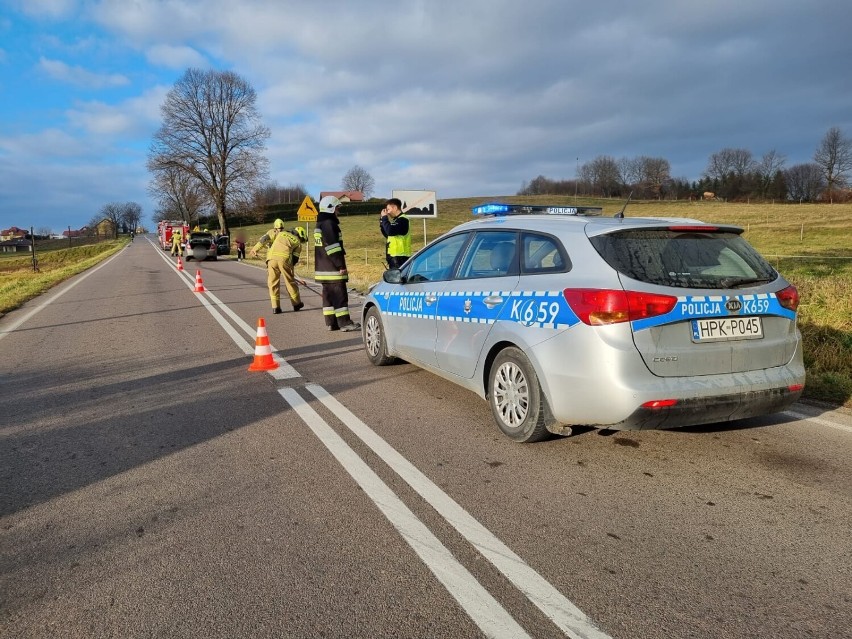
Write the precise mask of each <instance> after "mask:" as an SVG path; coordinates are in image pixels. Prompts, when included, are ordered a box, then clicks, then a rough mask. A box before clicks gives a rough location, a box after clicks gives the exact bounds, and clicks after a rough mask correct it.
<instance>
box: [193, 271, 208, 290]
mask: <svg viewBox="0 0 852 639" xmlns="http://www.w3.org/2000/svg"><path fill="white" fill-rule="evenodd" d="M194 292H195V293H206V292H207V289H206V288H204V282H202V281H201V271H195V291H194Z"/></svg>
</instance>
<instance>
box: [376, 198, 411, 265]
mask: <svg viewBox="0 0 852 639" xmlns="http://www.w3.org/2000/svg"><path fill="white" fill-rule="evenodd" d="M379 228H380V229H381V231H382V235H384V236H385V259H386V260H387V263H388V268H400V267H401V266H402V265H403V264H405V262H406V260H408V258H409V257H411V225H410V224H409V223H408V217H407V216H406V215H405V213H403V212H402V201H401V200H400V199H399V198H395V197H392V198H391V199H389V200H388V201H387V202H385V208H383V209H382V215H381V218H379Z"/></svg>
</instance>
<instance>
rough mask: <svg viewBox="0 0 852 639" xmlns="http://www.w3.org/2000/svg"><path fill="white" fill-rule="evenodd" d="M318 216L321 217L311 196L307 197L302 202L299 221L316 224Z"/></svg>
mask: <svg viewBox="0 0 852 639" xmlns="http://www.w3.org/2000/svg"><path fill="white" fill-rule="evenodd" d="M317 215H319V212H318V211H317V207H316V206H315V205H314V201H313V200H312V199H311V196H310V195H306V196H305V199H304V200H302V206H300V207H299V213H298V218H297V219H298V220H299V222H316V221H317Z"/></svg>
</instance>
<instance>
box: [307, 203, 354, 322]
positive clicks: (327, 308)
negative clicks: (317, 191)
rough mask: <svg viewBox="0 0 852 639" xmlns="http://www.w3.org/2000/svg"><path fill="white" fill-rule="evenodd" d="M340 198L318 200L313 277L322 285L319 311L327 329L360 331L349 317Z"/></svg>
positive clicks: (347, 275) (347, 279)
mask: <svg viewBox="0 0 852 639" xmlns="http://www.w3.org/2000/svg"><path fill="white" fill-rule="evenodd" d="M339 207H340V200H338V199H337V198H336V197H334V196H333V195H326V196H325V197H324V198H322V199H321V200H320V203H319V210H318V212H317V213H318V214H317V223H316V224H317V225H316V228H315V229H314V268H315V272H314V279H315V280H316V281H317V282H319V283H320V284H322V314H323V317H324V318H325V326H326V328H327V329H328V330H330V331H337V330H340V331H344V332H350V331H360V330H361V325H360V324H358V323H356V322H353V321H352V318H351V317H349V293H348V292H347V290H346V283H347V282H348V281H349V273H348V272H347V270H346V251H345V250H344V249H343V237H342V234H341V231H340V221H339V220H338V219H337V209H338V208H339Z"/></svg>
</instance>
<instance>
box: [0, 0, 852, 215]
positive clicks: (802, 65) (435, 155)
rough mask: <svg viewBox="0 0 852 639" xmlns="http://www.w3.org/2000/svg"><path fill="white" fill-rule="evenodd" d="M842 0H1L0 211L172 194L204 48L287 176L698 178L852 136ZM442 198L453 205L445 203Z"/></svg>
mask: <svg viewBox="0 0 852 639" xmlns="http://www.w3.org/2000/svg"><path fill="white" fill-rule="evenodd" d="M849 15H850V12H849V7H848V2H844V1H840V0H813V1H811V2H801V1H800V0H795V1H791V0H775V1H768V0H748V1H747V2H743V1H742V0H736V1H734V0H717V1H715V2H712V3H692V2H683V1H682V0H646V1H645V2H640V3H626V2H612V1H611V0H599V1H598V2H589V1H588V0H585V1H584V2H576V1H574V0H530V1H528V2H525V3H522V2H517V1H516V0H514V1H511V2H509V1H505V0H465V2H459V1H458V0H359V1H358V2H354V1H346V0H313V1H312V2H303V1H299V2H296V1H287V0H281V1H277V2H271V1H259V0H242V1H240V2H233V1H232V0H228V1H226V0H133V1H131V0H120V1H119V0H0V228H6V227H8V226H11V225H15V226H21V227H30V226H33V227H35V228H36V229H46V228H50V229H52V230H54V231H61V230H63V229H66V228H68V227H69V226H70V227H71V228H79V227H81V226H83V225H84V224H86V223H87V222H88V221H89V220H90V219H92V218H93V217H94V216H95V215H96V214H97V213H98V211H99V210H100V208H101V207H102V206H104V205H105V204H107V203H110V202H127V201H134V202H138V203H139V204H141V205H142V207H143V211H144V216H145V221H146V222H148V223H149V224H150V216H151V215H152V214H153V212H154V207H155V204H154V202H153V201H152V200H151V198H150V196H149V194H148V191H147V187H148V182H149V179H150V176H149V175H148V173H147V172H146V169H145V160H146V155H147V151H148V147H149V145H150V142H151V138H152V135H153V133H154V131H156V129H157V127H158V126H159V124H160V113H159V108H160V105H161V104H162V102H163V98H164V96H165V94H166V92H167V91H168V90H169V89H170V88H171V87H172V86H173V85H174V83H175V81H176V80H177V79H178V78H179V77H180V76H181V75H182V74H183V73H184V71H185V70H186V69H187V68H188V67H197V68H203V69H206V68H215V69H227V70H231V71H234V72H236V73H238V74H240V75H241V76H243V77H244V78H245V79H246V80H248V81H249V82H250V83H251V84H252V86H253V87H254V88H255V90H256V91H257V94H258V109H259V111H260V114H261V117H262V119H263V123H264V124H265V125H266V126H268V127H269V128H270V130H271V132H272V136H271V138H270V139H269V141H268V144H267V150H266V155H267V157H268V158H269V162H270V175H269V180H270V181H275V182H277V183H278V184H280V185H282V186H286V185H288V184H301V185H303V186H305V187H306V188H307V189H308V191H309V192H310V193H311V194H312V195H313V196H314V197H317V196H318V194H319V191H320V190H329V189H337V188H340V182H341V179H342V177H343V175H344V174H345V173H346V171H347V170H348V169H350V168H351V167H352V166H354V165H356V164H357V165H360V166H362V167H364V168H365V169H367V171H369V172H370V174H371V175H372V176H373V178H374V179H375V181H376V190H375V193H374V194H375V195H377V196H380V197H384V196H390V192H391V191H392V190H393V189H428V190H435V191H436V192H437V194H438V198H439V199H440V198H449V197H466V196H497V195H506V194H514V193H515V192H517V191H518V189H519V188H520V187H521V184H522V183H523V182H524V181H529V180H531V179H533V178H535V177H536V176H538V175H544V176H546V177H548V178H551V179H570V178H573V177H574V176H575V173H576V165H577V158H579V161H580V163H583V162H587V161H590V160H592V159H594V158H595V157H597V156H599V155H608V156H612V157H614V158H616V159H618V158H621V157H635V156H640V155H646V156H652V157H664V158H666V159H668V160H669V162H670V163H671V167H672V175H673V176H674V177H684V178H687V179H690V180H692V179H697V178H698V177H699V176H700V175H701V173H702V171H703V170H704V169H705V167H706V165H707V160H708V158H709V156H710V155H711V154H712V153H714V152H716V151H719V150H721V149H723V148H726V147H735V148H746V149H749V150H750V151H751V152H752V153H753V154H754V155H755V157H756V158H758V159H759V158H760V156H762V155H763V154H764V153H766V152H767V151H770V150H775V151H777V152H779V153H781V154H782V155H784V156H785V157H786V158H787V166H788V167H789V166H792V165H794V164H799V163H803V162H809V161H811V159H812V157H813V153H814V150H815V149H816V146H817V145H818V143H819V141H820V140H821V138H822V137H823V135H824V134H825V132H826V131H827V130H828V129H829V128H830V127H832V126H837V127H840V128H841V130H842V131H843V133H844V134H845V135H846V136H847V137H850V136H852V79H850V78H852V76H850V66H849V65H850V61H852V37H850V35H849V33H848V27H849V24H850V18H849ZM439 214H440V212H439Z"/></svg>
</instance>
